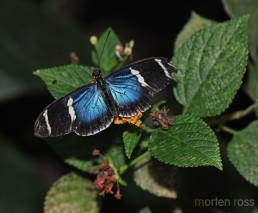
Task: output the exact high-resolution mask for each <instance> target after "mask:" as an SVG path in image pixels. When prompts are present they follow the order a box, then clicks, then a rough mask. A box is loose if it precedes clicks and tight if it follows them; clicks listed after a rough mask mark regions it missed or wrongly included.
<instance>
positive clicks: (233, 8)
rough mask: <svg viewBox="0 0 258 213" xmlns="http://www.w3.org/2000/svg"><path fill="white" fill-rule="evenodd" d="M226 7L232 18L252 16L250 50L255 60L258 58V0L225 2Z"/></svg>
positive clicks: (230, 0)
mask: <svg viewBox="0 0 258 213" xmlns="http://www.w3.org/2000/svg"><path fill="white" fill-rule="evenodd" d="M223 4H224V7H225V9H226V11H227V12H228V14H229V15H230V16H231V17H239V16H242V15H245V14H250V20H249V27H248V29H249V30H248V32H249V48H250V51H251V55H252V57H253V59H254V60H256V61H257V57H258V52H257V50H258V38H257V35H258V25H257V20H258V1H257V0H223Z"/></svg>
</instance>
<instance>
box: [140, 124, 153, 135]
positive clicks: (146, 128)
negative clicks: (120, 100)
mask: <svg viewBox="0 0 258 213" xmlns="http://www.w3.org/2000/svg"><path fill="white" fill-rule="evenodd" d="M139 127H140V128H141V129H142V130H144V131H145V132H147V133H153V132H155V131H156V129H152V128H150V127H148V126H146V125H145V124H144V123H143V124H142V125H140V126H139Z"/></svg>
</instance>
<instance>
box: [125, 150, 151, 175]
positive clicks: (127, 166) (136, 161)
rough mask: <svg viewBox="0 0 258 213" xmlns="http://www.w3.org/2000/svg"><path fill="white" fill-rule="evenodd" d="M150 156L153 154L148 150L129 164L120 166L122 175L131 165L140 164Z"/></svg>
mask: <svg viewBox="0 0 258 213" xmlns="http://www.w3.org/2000/svg"><path fill="white" fill-rule="evenodd" d="M150 156H151V154H150V152H149V151H146V152H144V153H143V154H141V155H139V156H138V157H137V158H135V159H134V160H132V161H131V162H130V163H129V164H128V165H124V166H123V167H121V168H120V175H122V174H124V173H125V171H127V170H128V169H129V168H130V167H133V166H135V165H136V164H138V163H139V162H141V161H142V160H144V159H146V158H148V157H150Z"/></svg>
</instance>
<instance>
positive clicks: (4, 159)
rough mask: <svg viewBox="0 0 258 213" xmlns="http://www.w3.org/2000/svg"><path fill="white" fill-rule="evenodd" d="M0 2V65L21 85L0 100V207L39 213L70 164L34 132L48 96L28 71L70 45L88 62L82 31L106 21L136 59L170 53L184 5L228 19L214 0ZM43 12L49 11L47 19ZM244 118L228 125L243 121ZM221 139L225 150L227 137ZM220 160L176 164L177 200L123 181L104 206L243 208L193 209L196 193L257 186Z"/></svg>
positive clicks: (242, 100)
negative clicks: (220, 165) (119, 195)
mask: <svg viewBox="0 0 258 213" xmlns="http://www.w3.org/2000/svg"><path fill="white" fill-rule="evenodd" d="M7 2H8V3H7ZM0 8H1V9H0V10H1V11H4V12H3V13H0V19H1V22H0V24H1V26H2V27H0V34H2V35H1V36H2V37H0V39H1V38H2V39H3V38H5V39H6V38H8V39H7V40H5V41H4V43H3V42H2V43H0V71H1V72H2V73H7V74H9V73H11V74H12V75H11V76H12V77H13V78H15V79H16V81H17V82H18V83H19V84H23V86H22V87H21V88H22V89H17V91H16V92H14V93H12V95H10V96H6V97H5V98H3V99H0V112H1V117H0V145H1V147H0V213H2V212H4V213H5V212H7V213H9V212H19V213H20V212H26V213H29V212H41V211H42V207H43V201H44V195H45V193H46V192H47V190H48V188H49V187H50V185H51V183H52V182H53V181H54V180H56V179H58V177H60V176H61V175H62V174H64V173H66V172H68V171H70V170H71V168H70V167H68V166H66V165H65V164H64V163H63V161H62V159H61V158H60V157H59V156H58V155H57V154H56V152H55V151H53V149H51V148H50V146H49V144H48V143H47V142H46V141H43V140H41V139H38V138H36V137H34V136H33V125H34V121H35V119H36V117H37V115H38V114H39V113H40V112H41V110H42V109H43V108H44V107H45V106H46V105H47V104H48V103H50V102H51V100H53V99H52V97H51V96H50V94H49V93H47V90H46V89H45V88H44V89H42V88H43V83H42V82H41V81H40V80H39V79H38V78H36V77H35V76H33V75H32V74H31V73H32V72H33V71H34V70H36V69H38V68H43V67H51V66H54V65H62V64H67V63H69V53H70V52H71V51H73V50H75V51H76V52H78V55H79V56H80V59H81V61H82V63H88V64H89V63H90V60H89V53H90V46H89V44H88V39H89V36H90V35H92V34H99V33H101V32H102V31H104V30H105V29H106V28H107V27H109V26H111V27H112V28H113V29H114V30H115V32H116V33H117V34H118V35H119V36H120V38H121V39H122V40H123V41H124V42H125V41H128V40H129V39H132V38H133V39H134V40H135V41H136V47H135V50H134V59H135V60H136V59H141V58H145V57H149V56H164V57H168V58H171V57H172V55H173V43H174V41H175V38H176V36H177V34H178V33H179V31H180V30H181V29H182V27H183V26H184V24H185V23H186V22H187V20H188V18H189V16H190V14H191V11H195V12H197V13H198V14H200V15H202V16H204V17H207V18H210V19H213V20H216V21H224V20H227V19H228V16H227V14H226V12H225V10H224V8H223V5H222V3H221V2H220V1H218V0H217V1H215V0H211V1H207V0H199V1H187V0H181V1H157V2H154V1H139V0H138V1H132V0H131V1H110V0H109V1H94V0H88V1H87V0H73V1H69V0H49V1H45V0H31V1H25V0H9V1H8V0H1V2H0ZM28 8H30V9H28ZM38 9H39V10H40V12H39V14H41V15H42V16H41V18H40V21H39V20H38V19H37V18H34V17H38V16H39V14H38V15H35V14H34V13H35V11H37V10H38ZM1 11H0V12H1ZM45 13H47V14H51V15H50V16H48V15H47V18H46V20H44V19H45V18H44V17H45V16H44V14H45ZM34 15H35V16H34ZM59 21H60V25H59ZM48 24H49V27H48ZM43 25H44V26H43ZM52 25H54V26H52ZM60 26H62V27H60ZM61 28H62V30H61ZM63 28H64V29H67V30H63ZM75 31H76V32H75ZM77 35H78V37H77ZM4 36H5V37H4ZM8 42H10V43H8ZM13 44H15V45H16V46H13ZM1 45H3V46H4V48H2V50H7V51H2V50H1ZM17 47H19V48H17ZM14 56H15V57H14ZM53 56H55V57H53ZM17 58H18V59H17ZM25 59H26V63H25V62H24V61H25ZM1 72H0V74H1ZM0 78H1V76H0ZM2 79H3V78H2ZM3 82H4V83H5V82H7V81H5V80H4V81H3ZM3 82H2V83H3ZM18 83H17V84H18ZM0 84H1V81H0ZM26 84H28V88H26V87H25V86H26ZM24 85H25V86H24ZM30 85H31V88H30ZM8 86H9V87H8ZM4 87H5V88H7V91H12V89H13V84H10V85H9V83H8V82H7V83H6V85H4V86H2V87H1V86H0V89H3V88H4ZM237 100H238V101H235V102H234V103H233V105H232V107H231V109H230V110H231V111H232V110H233V109H234V108H241V107H245V106H247V105H248V104H249V103H250V100H249V99H248V98H247V97H246V96H245V95H244V94H243V92H241V91H240V92H239V94H238V99H237ZM249 119H251V117H248V118H247V119H246V120H243V121H242V123H240V124H239V125H236V124H235V127H236V128H240V127H241V126H244V125H245V124H246V123H247V122H248V121H249ZM232 125H234V124H232ZM111 131H112V130H111ZM109 133H110V132H109ZM109 133H106V134H109ZM220 138H221V141H222V143H221V150H222V153H224V152H225V144H226V141H227V139H228V136H227V135H220ZM223 142H225V143H223ZM223 160H224V171H223V172H220V171H217V170H216V169H213V168H195V169H180V172H179V173H180V183H178V194H179V199H178V200H176V201H174V200H168V199H160V198H156V197H154V196H152V195H150V194H149V193H145V192H142V191H141V190H140V189H137V188H136V187H135V186H134V183H129V184H130V187H128V188H125V189H123V193H124V199H122V201H116V200H115V199H113V198H112V197H108V198H106V199H105V200H104V201H103V212H137V211H138V210H139V209H140V208H141V207H144V206H146V205H149V206H150V207H151V208H152V210H153V211H154V212H158V213H160V212H173V209H175V208H176V207H179V208H181V209H182V210H183V212H250V211H251V208H250V209H249V208H217V207H214V208H197V209H196V208H194V206H193V202H194V199H197V198H204V199H206V198H216V197H218V198H222V199H223V198H227V199H231V200H233V199H257V195H258V193H257V192H258V191H257V189H256V188H255V187H254V186H252V185H251V184H249V183H247V182H245V180H244V179H243V178H242V177H240V175H238V173H237V172H236V171H235V170H234V168H233V167H232V165H230V163H229V162H228V160H227V159H226V157H225V156H224V155H223ZM129 176H130V174H129Z"/></svg>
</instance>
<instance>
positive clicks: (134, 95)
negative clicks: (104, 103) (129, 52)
mask: <svg viewBox="0 0 258 213" xmlns="http://www.w3.org/2000/svg"><path fill="white" fill-rule="evenodd" d="M173 71H175V67H174V66H173V65H171V64H169V63H168V62H167V59H165V58H148V59H144V60H141V61H138V62H135V63H133V64H130V65H128V66H127V67H125V68H122V69H121V70H119V71H117V72H115V73H112V74H111V75H109V76H108V77H107V78H106V82H107V87H108V89H109V90H110V92H111V94H112V97H113V99H114V100H115V102H116V104H117V108H118V112H119V116H122V117H131V116H133V115H135V114H137V112H144V111H146V110H147V109H148V108H149V107H150V104H151V101H152V98H153V96H154V95H155V94H156V93H158V92H159V91H161V90H162V89H164V88H165V87H166V86H167V85H168V84H169V83H170V81H171V73H172V72H173Z"/></svg>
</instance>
